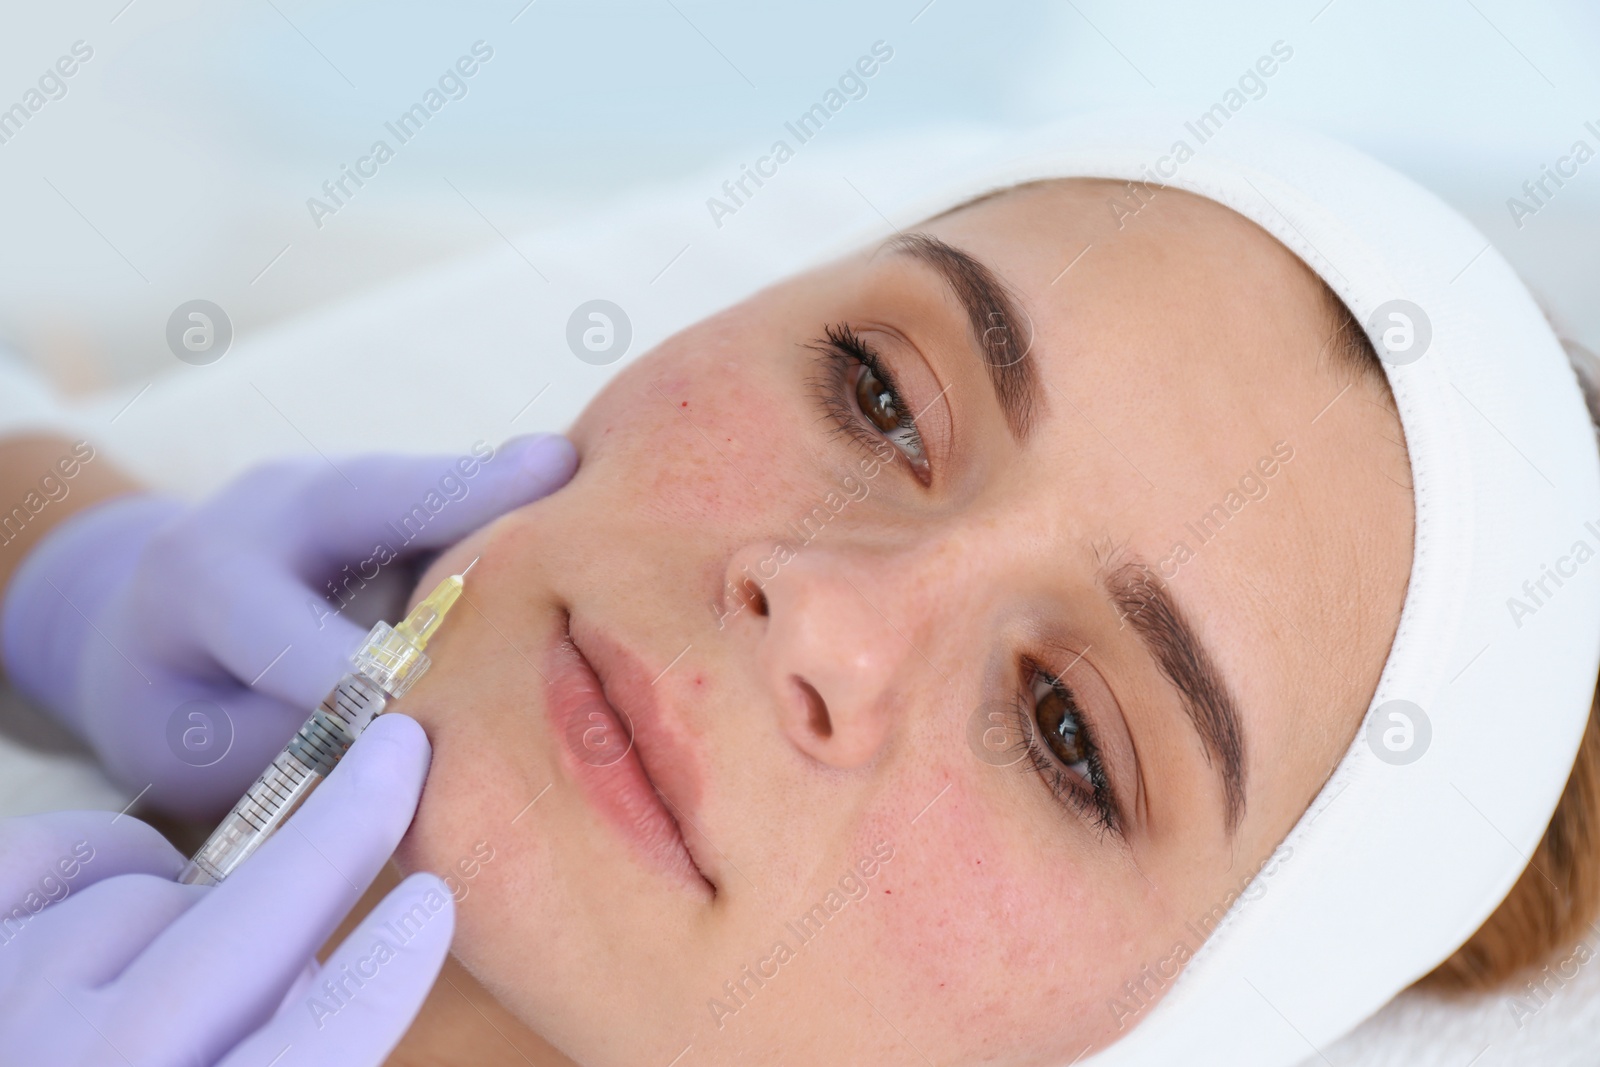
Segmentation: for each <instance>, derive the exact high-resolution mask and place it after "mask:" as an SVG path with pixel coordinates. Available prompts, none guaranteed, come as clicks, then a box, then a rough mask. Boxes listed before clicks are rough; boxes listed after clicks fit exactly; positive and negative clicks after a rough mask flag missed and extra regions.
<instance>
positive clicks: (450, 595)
mask: <svg viewBox="0 0 1600 1067" xmlns="http://www.w3.org/2000/svg"><path fill="white" fill-rule="evenodd" d="M477 562H478V561H477V560H473V561H472V563H477ZM470 570H472V564H468V565H467V568H466V570H463V571H462V572H461V573H460V574H452V575H451V576H450V577H448V578H446V579H445V580H444V581H442V582H440V583H439V584H438V586H436V587H435V588H434V590H433V592H431V593H429V594H428V596H427V598H426V599H425V600H423V601H422V602H421V603H419V604H418V605H417V606H416V607H415V608H413V609H412V611H411V614H409V615H407V616H406V618H405V621H404V622H402V623H401V624H400V625H399V626H390V625H389V624H388V623H386V622H380V623H378V624H377V625H376V626H374V627H373V628H372V630H371V631H370V632H368V634H367V639H366V641H364V642H363V643H362V645H361V647H360V648H358V649H357V650H356V651H355V652H354V653H353V654H352V655H351V657H350V663H351V665H352V666H353V667H354V668H355V669H354V670H352V671H351V672H350V673H349V674H347V675H345V676H344V677H343V678H341V679H339V684H338V685H336V686H334V687H333V691H332V692H330V693H329V694H328V695H327V696H326V697H325V698H324V699H323V701H322V704H321V705H320V706H319V707H318V708H317V710H316V711H315V712H314V713H312V716H311V718H309V719H307V720H306V722H305V725H304V726H302V727H300V731H299V732H298V733H296V734H295V735H294V738H293V739H292V740H290V742H289V744H288V746H287V747H285V748H284V750H283V751H282V752H280V753H278V758H277V759H275V760H273V761H272V764H271V766H269V767H268V768H267V769H266V770H264V771H262V772H261V777H259V778H257V779H256V782H255V784H254V785H252V786H251V787H250V789H249V791H248V792H247V793H245V795H244V796H243V797H242V798H240V800H239V803H237V804H235V805H234V806H233V810H232V811H230V812H229V813H228V817H227V818H226V819H223V820H222V824H221V825H220V826H218V827H217V828H216V829H215V830H213V831H212V833H211V836H210V837H208V838H207V839H206V843H205V844H203V845H201V846H200V850H199V851H198V852H196V853H195V854H194V858H193V859H191V860H190V861H189V863H188V866H186V867H184V869H183V872H182V873H181V874H179V875H178V881H180V882H183V883H186V884H189V885H217V884H218V883H220V882H221V881H222V880H223V879H224V878H226V877H228V875H230V874H232V873H233V870H234V868H235V867H237V866H239V864H241V863H243V862H244V861H245V859H246V858H248V857H249V856H250V854H251V853H253V852H255V850H256V849H258V848H260V847H261V843H262V842H263V841H265V840H266V839H267V838H268V837H271V836H272V834H273V832H274V831H275V830H277V829H278V827H280V826H282V825H283V823H284V822H285V820H287V819H288V818H289V816H291V815H293V814H294V812H295V809H296V808H298V807H299V806H300V805H301V803H303V802H304V801H305V799H306V797H308V796H310V795H311V791H312V790H313V789H315V788H317V786H318V785H319V784H321V782H322V780H323V779H324V778H326V777H327V776H328V775H329V773H330V772H332V770H333V768H334V765H335V764H336V763H338V762H339V760H340V759H341V758H342V757H343V756H344V754H345V753H346V752H347V751H349V749H350V746H351V745H352V744H354V743H355V740H356V738H357V737H360V736H361V732H362V731H363V730H365V729H366V728H367V724H368V723H370V722H371V721H372V718H373V716H375V715H377V714H379V713H381V712H382V711H383V710H384V709H385V708H387V707H388V705H389V701H391V700H398V699H400V697H402V696H404V695H405V693H406V690H408V689H410V688H411V687H412V686H413V685H415V684H416V682H417V679H419V678H421V677H422V676H423V675H424V674H425V673H427V670H428V666H429V663H430V662H431V661H430V660H429V659H428V657H427V655H426V654H425V653H424V652H423V651H422V650H423V649H424V648H426V647H427V645H428V640H429V639H430V638H432V637H433V635H434V632H435V631H437V630H438V629H439V624H440V623H442V622H443V621H444V617H445V613H446V612H448V611H449V610H450V608H451V607H452V606H454V604H455V602H456V598H457V597H459V596H460V595H461V590H462V587H463V585H464V584H465V579H466V577H467V571H470Z"/></svg>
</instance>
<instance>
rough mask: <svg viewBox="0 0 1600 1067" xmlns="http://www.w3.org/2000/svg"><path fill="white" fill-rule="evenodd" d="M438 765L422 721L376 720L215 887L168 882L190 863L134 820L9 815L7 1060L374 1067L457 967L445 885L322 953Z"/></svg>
mask: <svg viewBox="0 0 1600 1067" xmlns="http://www.w3.org/2000/svg"><path fill="white" fill-rule="evenodd" d="M428 758H429V748H428V740H427V738H426V737H425V736H424V735H423V732H422V728H421V727H420V726H418V725H417V724H416V722H415V721H414V720H412V719H408V718H406V717H405V716H404V715H400V714H397V713H391V714H387V715H381V716H379V717H378V718H377V719H375V720H374V721H373V724H372V725H371V726H370V727H369V728H368V729H367V731H366V733H364V734H362V735H361V737H360V738H359V739H358V740H357V741H356V743H355V745H354V746H352V747H351V749H350V751H349V753H348V754H347V755H346V756H345V758H344V759H343V760H342V761H341V762H340V764H339V766H337V767H335V768H334V770H333V773H332V774H331V775H329V776H328V780H327V781H326V782H324V783H323V784H322V785H321V786H320V787H319V788H318V789H317V791H316V792H315V793H313V794H311V796H310V798H309V799H307V801H306V802H305V804H304V806H303V807H302V808H301V809H300V810H299V811H298V812H296V813H295V815H294V817H293V818H292V819H291V820H290V821H289V823H288V824H287V825H286V826H285V827H284V829H282V830H281V831H279V832H278V833H277V834H276V835H274V836H273V837H272V838H271V839H270V840H269V841H267V843H266V844H265V845H263V846H262V847H261V850H260V851H259V852H257V853H256V854H255V855H254V856H252V857H251V858H250V859H249V860H247V861H246V862H245V863H244V864H243V865H242V866H240V868H239V869H238V870H237V871H235V872H234V873H233V875H232V876H231V877H229V879H228V880H227V881H226V882H224V883H222V885H220V886H217V887H216V888H211V887H207V886H193V885H179V884H178V883H177V882H175V881H173V876H174V875H175V874H177V872H178V870H179V869H180V868H181V867H182V866H183V857H182V856H180V855H179V854H178V853H177V852H176V851H174V850H173V848H172V846H171V845H169V844H167V842H166V841H165V840H163V839H162V837H161V835H160V834H158V833H156V831H155V830H153V829H151V828H150V827H149V826H147V825H145V824H144V823H142V822H139V821H138V820H136V819H134V818H131V817H130V816H126V815H121V816H119V815H116V813H114V812H108V811H107V812H87V811H83V812H57V813H54V814H50V815H37V816H30V817H26V818H20V819H7V820H3V821H0V907H4V908H5V909H7V911H6V920H5V922H4V924H0V1064H7V1065H9V1064H19V1065H21V1064H30V1065H32V1064H46V1063H63V1064H65V1063H72V1064H82V1065H85V1067H100V1065H104V1067H126V1065H128V1064H135V1065H138V1067H143V1065H145V1064H176V1063H185V1064H197V1065H217V1067H247V1065H248V1067H261V1065H263V1064H267V1063H280V1064H281V1065H282V1067H289V1065H290V1064H294V1065H298V1067H335V1065H337V1067H362V1065H370V1067H377V1065H378V1064H381V1063H382V1062H383V1061H384V1059H385V1058H386V1057H387V1056H388V1054H389V1052H390V1050H391V1049H393V1048H394V1046H395V1044H396V1043H397V1042H398V1041H399V1040H400V1038H401V1036H402V1035H403V1034H404V1033H405V1031H406V1028H407V1027H408V1026H409V1025H410V1023H411V1020H412V1019H413V1018H414V1017H415V1016H416V1014H417V1011H418V1009H419V1008H420V1007H421V1006H422V1002H423V999H424V998H425V997H426V996H427V995H428V990H429V989H430V988H432V986H433V982H434V979H435V977H436V976H437V975H438V973H439V968H440V967H441V966H442V965H443V964H444V958H445V954H446V952H447V951H448V950H449V948H450V937H451V934H452V933H453V931H454V929H455V906H454V902H453V901H452V900H451V896H450V892H449V890H448V889H446V888H445V885H444V883H443V882H442V881H440V880H439V879H438V878H437V877H435V876H434V875H431V874H414V875H412V876H411V877H410V878H407V879H406V880H405V881H404V882H402V883H401V884H400V885H399V886H398V887H397V888H395V889H394V890H393V891H392V892H391V893H390V894H389V895H388V896H387V897H385V898H384V899H383V901H382V903H380V904H379V905H378V906H377V907H376V908H375V909H373V911H372V913H371V914H370V915H368V916H367V918H366V919H365V920H364V921H363V922H362V923H361V924H360V925H359V926H358V927H356V929H355V931H354V932H352V933H351V934H350V935H349V936H348V937H347V938H345V940H344V942H343V943H342V944H341V945H340V946H339V948H338V949H337V950H336V951H335V952H334V953H333V955H331V956H330V957H329V958H328V962H327V963H326V964H325V965H323V966H322V967H321V968H320V973H318V972H317V970H316V969H315V966H314V957H315V954H316V951H317V949H318V948H319V947H321V945H322V944H323V943H324V942H326V941H327V939H328V937H329V936H330V935H331V934H332V933H333V931H334V929H335V928H336V927H337V926H338V924H339V921H340V920H341V919H342V918H343V917H344V916H345V914H346V913H348V912H349V910H350V908H351V907H352V906H353V905H354V904H355V903H356V901H357V900H358V899H360V896H361V894H362V892H364V891H365V889H366V887H367V886H368V885H370V884H371V882H372V879H373V878H374V877H376V876H377V874H378V872H379V870H381V869H382V867H383V865H384V863H385V862H387V861H388V859H389V856H390V854H391V853H392V852H393V851H394V848H395V846H396V845H397V844H398V843H399V841H400V838H401V836H402V835H404V833H405V831H406V827H407V826H408V825H410V822H411V816H412V813H413V812H414V811H415V809H416V806H417V798H418V796H419V795H420V794H421V791H422V781H423V778H424V777H425V776H426V774H427V770H428ZM308 964H311V965H312V966H311V967H310V968H308ZM285 1049H289V1050H291V1051H290V1052H289V1053H288V1054H287V1055H284V1052H285ZM280 1056H281V1057H282V1058H281V1060H280V1059H279V1058H278V1057H280Z"/></svg>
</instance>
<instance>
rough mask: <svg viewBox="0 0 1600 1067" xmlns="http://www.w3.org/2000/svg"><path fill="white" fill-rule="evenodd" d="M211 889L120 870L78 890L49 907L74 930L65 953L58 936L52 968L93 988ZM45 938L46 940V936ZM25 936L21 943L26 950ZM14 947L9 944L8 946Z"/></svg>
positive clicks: (52, 918)
mask: <svg viewBox="0 0 1600 1067" xmlns="http://www.w3.org/2000/svg"><path fill="white" fill-rule="evenodd" d="M209 892H210V890H209V889H208V888H206V887H205V886H198V885H179V884H178V883H177V882H174V881H173V880H172V878H171V876H160V875H154V874H120V875H117V876H116V877H114V878H105V879H102V880H101V881H98V882H96V883H95V884H94V885H91V886H89V887H87V888H85V889H84V890H83V891H82V892H80V893H74V894H73V895H72V896H71V897H70V898H67V899H65V900H62V901H61V902H60V903H59V904H58V905H56V906H55V907H54V908H52V909H51V910H50V911H48V912H46V913H45V915H46V918H47V920H48V922H49V923H51V924H52V925H54V926H56V927H58V933H59V930H66V931H68V932H69V936H68V938H67V944H68V945H70V946H75V947H76V948H77V951H70V952H63V951H61V949H62V948H63V947H64V946H63V942H62V940H61V938H60V937H59V936H58V937H56V938H55V939H53V940H52V941H51V943H50V947H51V948H52V949H53V950H54V951H52V953H51V956H50V958H49V959H48V960H43V961H40V962H41V963H48V965H49V968H50V970H51V971H52V972H54V973H55V974H56V975H57V976H60V977H64V978H66V979H67V980H68V981H69V982H70V983H74V984H78V985H82V986H86V987H89V988H94V987H97V986H101V985H104V984H105V983H107V982H109V981H111V980H112V979H114V978H116V977H117V976H118V975H119V974H121V973H122V971H123V969H124V968H125V967H127V966H128V964H129V963H130V962H131V961H132V960H133V959H134V958H135V957H136V956H138V955H139V954H140V953H141V952H143V951H144V950H145V949H146V948H147V947H148V946H149V944H150V942H152V941H154V940H155V938H156V935H158V934H160V933H161V931H163V930H165V929H166V928H167V927H169V926H171V925H172V924H173V923H174V922H176V921H177V919H178V917H179V916H181V915H183V914H184V913H185V912H187V911H188V910H189V909H190V908H191V907H193V906H194V904H195V903H196V902H197V901H199V900H200V899H201V898H202V897H203V896H204V895H205V894H206V893H209ZM42 940H43V939H41V941H42ZM29 944H30V941H29V940H28V939H27V938H26V937H24V938H23V939H21V940H19V941H18V947H21V948H24V949H26V948H27V947H28V946H29ZM8 948H9V946H8Z"/></svg>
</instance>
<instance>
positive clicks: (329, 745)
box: [178, 673, 389, 885]
mask: <svg viewBox="0 0 1600 1067" xmlns="http://www.w3.org/2000/svg"><path fill="white" fill-rule="evenodd" d="M388 703H389V694H387V693H385V692H384V691H383V689H381V688H380V687H379V686H378V685H377V684H375V683H374V682H372V681H371V680H369V679H368V678H365V677H363V676H362V675H360V674H354V673H352V674H347V675H345V676H344V677H343V678H341V679H339V684H338V685H336V686H334V687H333V690H332V692H330V693H329V694H328V695H327V697H326V698H324V699H323V701H322V703H321V704H320V705H319V706H318V707H317V710H316V711H315V712H313V713H312V715H311V718H309V719H307V720H306V721H305V725H303V726H301V727H300V729H299V731H298V732H297V733H296V734H295V735H294V738H293V739H292V740H291V741H290V742H289V744H288V745H287V746H286V747H285V748H284V750H283V751H282V752H280V753H278V757H277V759H275V760H273V761H272V764H271V765H270V766H269V767H268V768H267V769H266V770H264V771H262V772H261V776H260V777H259V778H257V779H256V781H255V784H254V785H252V786H251V787H250V789H249V791H248V792H246V793H245V795H244V796H243V797H241V798H240V800H239V803H237V804H235V805H234V806H233V810H232V811H230V812H229V813H228V817H227V818H225V819H223V820H222V823H221V825H219V826H218V827H217V828H216V830H214V831H212V834H211V836H210V837H208V838H207V839H206V843H205V844H204V845H202V846H201V847H200V851H198V852H196V853H195V854H194V858H193V859H191V860H190V861H189V864H188V866H186V867H185V868H184V869H183V873H181V874H180V875H178V881H180V882H183V883H186V884H189V885H217V884H218V883H220V882H221V881H222V880H223V879H224V878H226V877H227V876H228V875H229V874H232V873H233V870H234V868H235V867H237V866H239V864H241V863H243V862H244V861H245V859H246V858H248V857H249V856H250V855H251V853H253V852H255V850H256V849H257V848H259V847H260V846H261V843H262V842H263V841H265V840H266V839H267V838H268V837H270V836H271V835H272V833H273V831H275V830H277V828H278V827H279V826H281V825H282V824H283V823H284V821H285V820H287V819H288V818H289V816H291V815H293V814H294V812H295V809H296V808H298V807H299V806H300V805H301V803H302V802H303V801H304V800H305V799H306V797H308V796H310V795H311V791H312V790H314V789H315V788H316V787H317V786H318V785H319V784H320V783H321V781H322V780H323V779H324V778H326V777H327V776H328V775H329V773H330V772H332V770H333V768H334V766H335V765H336V764H337V763H338V762H339V760H340V759H341V758H342V757H343V756H344V754H345V753H346V752H347V751H349V749H350V746H351V745H353V744H354V743H355V740H356V738H357V737H360V736H361V732H362V731H363V730H365V729H366V728H367V724H368V723H369V722H371V721H372V717H373V716H374V715H377V714H378V713H379V712H381V711H383V709H384V707H385V706H386V705H387V704H388Z"/></svg>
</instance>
